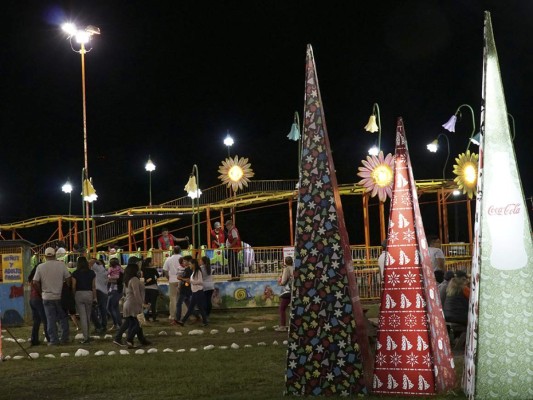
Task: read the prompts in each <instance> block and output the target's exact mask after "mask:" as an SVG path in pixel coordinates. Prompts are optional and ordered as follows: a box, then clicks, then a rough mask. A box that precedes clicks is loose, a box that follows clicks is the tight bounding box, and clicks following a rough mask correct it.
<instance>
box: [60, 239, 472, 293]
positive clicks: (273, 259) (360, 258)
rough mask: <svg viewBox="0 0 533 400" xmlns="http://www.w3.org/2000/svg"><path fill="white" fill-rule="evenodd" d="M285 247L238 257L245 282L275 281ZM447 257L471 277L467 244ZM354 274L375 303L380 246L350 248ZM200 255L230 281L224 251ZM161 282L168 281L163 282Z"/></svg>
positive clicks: (124, 255) (157, 254)
mask: <svg viewBox="0 0 533 400" xmlns="http://www.w3.org/2000/svg"><path fill="white" fill-rule="evenodd" d="M284 249H287V248H286V247H283V246H274V247H247V248H245V249H243V250H242V251H241V252H240V253H239V256H238V266H239V270H240V272H241V278H242V279H243V280H263V279H273V278H274V279H275V278H277V277H278V276H279V275H280V274H281V271H282V267H283V261H284V254H285V253H284ZM442 250H443V253H444V254H445V257H446V270H452V271H457V270H464V271H466V272H467V273H470V267H471V256H470V245H469V244H468V243H451V244H448V245H443V246H442ZM192 251H193V250H192V249H185V250H183V252H182V254H183V255H187V254H192ZM350 251H351V255H352V260H353V266H354V273H355V277H356V282H357V285H358V288H359V295H360V297H361V299H362V300H375V299H379V298H380V296H381V288H382V282H381V276H380V273H379V267H378V263H377V260H378V257H379V254H380V253H381V247H380V246H372V247H368V248H367V247H365V246H351V247H350ZM171 254H172V253H171V252H170V251H161V250H153V251H149V252H118V253H116V254H112V255H110V254H108V253H106V252H100V253H98V255H99V257H100V258H102V259H103V260H104V261H105V262H108V261H109V259H110V258H111V257H117V258H119V260H120V261H121V263H122V264H123V265H125V264H127V262H128V259H129V257H131V256H137V257H152V260H153V263H154V265H155V266H157V267H159V268H160V269H161V267H162V266H163V264H164V261H165V259H166V258H167V257H169V256H170V255H171ZM201 255H202V256H203V255H206V256H208V257H209V258H210V260H211V266H212V273H213V275H214V277H215V280H218V281H224V280H227V279H228V278H229V277H230V274H229V270H228V264H227V258H226V255H225V250H224V249H215V250H209V249H203V250H202V251H201ZM74 258H75V255H74V254H71V255H70V257H67V259H66V261H69V260H70V261H73V260H74ZM161 281H162V282H165V281H166V279H164V278H161Z"/></svg>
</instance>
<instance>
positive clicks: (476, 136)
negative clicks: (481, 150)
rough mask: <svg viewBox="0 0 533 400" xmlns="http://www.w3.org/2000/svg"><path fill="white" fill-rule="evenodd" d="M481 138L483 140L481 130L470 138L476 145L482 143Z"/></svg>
mask: <svg viewBox="0 0 533 400" xmlns="http://www.w3.org/2000/svg"><path fill="white" fill-rule="evenodd" d="M480 140H481V133H479V132H478V133H476V134H475V135H474V137H471V138H470V141H471V142H472V143H474V144H475V145H476V146H479V144H480Z"/></svg>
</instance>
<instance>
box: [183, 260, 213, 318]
mask: <svg viewBox="0 0 533 400" xmlns="http://www.w3.org/2000/svg"><path fill="white" fill-rule="evenodd" d="M191 269H192V275H191V277H190V284H191V291H192V297H191V302H190V303H189V308H188V309H187V313H186V314H185V316H184V317H183V318H182V319H181V320H179V321H177V323H178V325H181V326H183V325H185V322H186V321H187V320H188V319H189V317H190V316H191V314H192V313H193V312H194V308H195V307H198V310H199V311H200V315H201V316H202V322H203V324H204V326H207V325H208V322H207V315H206V312H205V295H204V280H203V278H202V271H201V269H200V266H199V265H198V260H197V259H195V258H193V259H192V260H191Z"/></svg>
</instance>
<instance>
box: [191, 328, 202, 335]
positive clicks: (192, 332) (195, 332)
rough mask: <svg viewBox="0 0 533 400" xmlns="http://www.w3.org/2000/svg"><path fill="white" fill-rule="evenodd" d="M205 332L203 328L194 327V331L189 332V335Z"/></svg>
mask: <svg viewBox="0 0 533 400" xmlns="http://www.w3.org/2000/svg"><path fill="white" fill-rule="evenodd" d="M203 334H204V331H203V330H201V329H193V330H192V331H190V332H189V335H193V336H195V335H196V336H198V335H203Z"/></svg>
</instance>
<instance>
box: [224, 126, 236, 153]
mask: <svg viewBox="0 0 533 400" xmlns="http://www.w3.org/2000/svg"><path fill="white" fill-rule="evenodd" d="M233 143H235V141H234V140H233V138H232V137H231V136H230V134H229V132H228V133H227V134H226V138H225V139H224V144H225V145H226V146H227V148H228V157H229V156H230V154H229V148H230V147H231V146H233Z"/></svg>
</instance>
